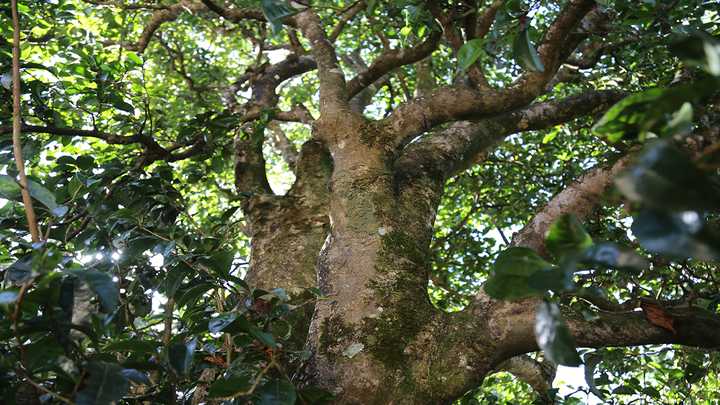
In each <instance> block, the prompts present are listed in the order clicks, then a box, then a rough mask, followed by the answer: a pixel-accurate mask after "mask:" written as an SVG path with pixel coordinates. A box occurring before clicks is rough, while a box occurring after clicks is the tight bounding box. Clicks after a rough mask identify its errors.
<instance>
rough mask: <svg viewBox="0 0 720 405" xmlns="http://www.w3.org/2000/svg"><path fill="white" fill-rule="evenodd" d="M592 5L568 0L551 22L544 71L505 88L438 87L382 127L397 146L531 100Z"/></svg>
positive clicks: (574, 43) (569, 45) (572, 43)
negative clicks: (446, 124)
mask: <svg viewBox="0 0 720 405" xmlns="http://www.w3.org/2000/svg"><path fill="white" fill-rule="evenodd" d="M594 5H595V1H593V0H574V1H570V2H569V3H568V4H567V6H566V7H565V8H564V9H563V10H562V11H561V12H560V14H559V15H558V17H557V18H556V19H555V21H554V22H553V24H552V25H550V27H549V28H548V30H547V31H546V33H545V37H544V38H545V39H544V41H543V43H542V45H541V47H540V50H539V52H540V55H541V57H542V58H543V62H544V63H545V70H544V71H543V72H531V73H526V74H524V75H523V76H521V77H520V78H519V79H518V80H516V81H515V83H514V84H513V85H511V86H510V87H509V88H508V89H506V90H494V89H480V90H478V89H471V88H468V87H463V86H448V87H444V88H441V89H439V90H437V91H435V92H434V93H433V94H432V95H431V96H430V97H428V98H416V99H413V100H411V101H409V102H407V103H405V104H403V105H402V106H400V107H398V108H397V109H396V110H395V112H394V113H393V114H391V115H390V116H389V117H388V118H386V119H385V120H383V126H385V127H386V128H387V130H388V132H391V133H393V134H395V141H396V145H399V146H403V145H405V144H406V143H407V142H409V140H410V139H412V138H413V137H415V136H416V135H418V134H420V133H422V132H424V131H427V130H429V129H431V128H433V127H435V126H436V125H439V124H442V123H444V122H449V121H457V120H461V119H466V118H470V117H472V118H476V119H481V118H486V117H489V116H492V115H495V114H500V113H504V112H507V111H510V110H513V109H516V108H519V107H522V106H524V105H526V104H528V103H530V102H531V101H532V100H533V99H535V98H536V97H537V96H538V95H539V94H541V93H542V92H543V91H544V89H545V86H546V84H547V83H548V82H549V81H550V79H552V77H553V76H554V75H555V71H557V69H558V67H559V65H560V61H561V60H563V59H564V58H566V57H567V56H569V54H570V53H571V52H572V51H573V50H574V49H575V47H576V46H577V45H578V43H579V42H580V40H581V39H582V38H584V35H571V33H572V31H573V30H574V29H575V28H576V27H577V26H578V25H579V24H580V21H581V20H582V19H583V18H584V17H585V15H586V14H588V12H590V10H591V9H592V8H593V7H594ZM594 18H595V16H593V19H594ZM593 19H590V20H591V21H592V20H593Z"/></svg>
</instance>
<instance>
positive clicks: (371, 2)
mask: <svg viewBox="0 0 720 405" xmlns="http://www.w3.org/2000/svg"><path fill="white" fill-rule="evenodd" d="M377 3H378V0H368V1H367V8H366V9H365V11H366V12H367V14H368V15H372V14H373V13H374V12H375V8H376V7H377Z"/></svg>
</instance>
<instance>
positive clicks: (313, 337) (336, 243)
mask: <svg viewBox="0 0 720 405" xmlns="http://www.w3.org/2000/svg"><path fill="white" fill-rule="evenodd" d="M358 120H359V121H360V122H357V123H345V124H344V126H343V131H344V132H347V131H348V127H350V128H357V130H355V131H356V132H357V133H352V134H349V135H347V136H343V140H341V141H339V142H337V143H336V144H335V145H336V146H335V147H332V149H331V153H332V155H333V158H334V162H335V167H334V171H333V175H332V178H331V182H330V199H329V201H330V209H329V214H330V223H331V229H330V234H329V235H328V237H327V239H326V241H325V243H324V246H323V248H322V251H321V253H320V258H319V262H318V269H317V271H318V282H319V287H320V288H321V290H322V292H323V293H324V294H325V295H327V297H328V299H326V300H321V301H319V302H318V303H317V305H316V310H315V315H314V317H313V320H312V324H311V326H310V334H309V337H308V348H309V349H310V350H311V352H312V354H313V357H312V359H311V360H310V362H309V364H307V367H306V369H305V370H304V373H303V379H304V380H305V382H306V383H312V384H316V385H319V386H321V387H323V388H326V389H328V390H329V391H331V392H333V393H334V394H335V395H336V396H337V403H340V404H384V403H396V404H398V403H408V404H418V403H445V402H449V401H451V400H452V399H454V398H456V397H457V396H459V395H461V394H463V393H464V392H465V391H467V390H468V389H470V388H471V385H472V384H470V385H469V384H468V382H469V381H471V380H472V381H473V382H475V383H477V382H478V381H481V380H482V377H483V375H484V374H485V373H487V372H488V371H489V370H490V369H491V368H492V367H493V366H494V365H495V364H494V363H495V362H496V361H494V359H493V356H491V355H489V354H488V356H487V357H486V358H482V359H481V358H480V357H478V356H475V355H472V356H473V358H469V357H466V356H464V355H460V352H461V351H462V350H465V348H467V345H468V344H473V345H475V344H478V343H479V342H482V341H483V340H484V339H483V338H482V336H478V334H477V333H475V334H473V336H472V338H470V337H469V336H468V335H467V334H464V333H453V334H448V333H447V332H448V329H447V328H449V327H450V328H451V327H457V326H456V325H462V324H463V322H458V320H457V319H454V318H457V316H451V315H449V314H445V313H442V312H441V311H438V310H437V309H435V308H434V307H433V306H432V304H431V303H430V301H429V299H428V295H427V280H428V270H429V262H428V258H429V257H430V254H429V245H430V239H431V237H432V225H433V221H434V218H435V211H436V209H437V206H438V203H439V198H440V190H442V187H441V186H442V181H435V182H434V184H422V185H416V186H415V187H403V185H402V184H400V182H399V179H397V178H396V176H395V174H394V170H393V157H392V156H391V155H390V154H388V153H386V152H384V148H382V147H379V146H380V144H381V143H382V140H383V139H384V137H383V134H382V133H380V132H379V131H378V130H377V129H376V128H373V127H372V126H371V125H369V124H367V123H366V122H365V121H362V119H360V118H358ZM348 124H350V125H348ZM318 127H319V128H320V129H321V130H322V127H320V126H318ZM458 316H466V315H458ZM474 323H476V322H473V324H474ZM450 336H452V337H450ZM471 341H472V342H473V343H471ZM491 346H492V345H488V348H489V349H491ZM473 353H478V351H473ZM458 358H462V359H464V360H465V362H464V364H459V365H458V364H457V362H456V361H455V359H458ZM448 359H452V364H449V362H448ZM469 374H472V375H473V377H472V378H469Z"/></svg>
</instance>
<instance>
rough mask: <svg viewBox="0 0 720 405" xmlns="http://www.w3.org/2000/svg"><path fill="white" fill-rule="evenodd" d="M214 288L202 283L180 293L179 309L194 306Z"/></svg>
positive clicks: (178, 298) (178, 299)
mask: <svg viewBox="0 0 720 405" xmlns="http://www.w3.org/2000/svg"><path fill="white" fill-rule="evenodd" d="M212 288H213V285H212V284H208V283H201V284H198V285H195V286H192V287H190V288H188V289H185V290H182V291H178V297H177V306H178V308H180V307H184V306H186V305H192V304H194V303H195V302H196V301H197V300H198V299H199V298H200V297H202V296H203V295H204V294H205V293H206V292H208V291H209V290H210V289H212Z"/></svg>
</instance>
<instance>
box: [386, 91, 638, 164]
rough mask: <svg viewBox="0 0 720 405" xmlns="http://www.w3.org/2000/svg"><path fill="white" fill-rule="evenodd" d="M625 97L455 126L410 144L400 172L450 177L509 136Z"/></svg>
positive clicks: (592, 97) (594, 98) (593, 98)
mask: <svg viewBox="0 0 720 405" xmlns="http://www.w3.org/2000/svg"><path fill="white" fill-rule="evenodd" d="M623 95H624V94H623V93H621V92H617V91H591V92H587V93H583V94H580V95H577V96H571V97H567V98H564V99H561V100H551V101H546V102H542V103H536V104H532V105H530V106H528V107H526V108H523V109H519V110H516V111H513V112H510V113H506V114H502V115H499V116H496V117H492V118H488V119H485V120H481V121H478V122H469V121H462V122H458V123H455V124H453V125H451V126H450V127H448V128H446V129H444V130H441V131H438V132H436V133H430V134H428V135H426V136H425V137H424V138H422V139H420V140H419V141H417V142H414V143H412V144H411V145H409V146H408V147H407V148H406V150H405V151H404V152H403V155H402V157H401V158H400V159H399V161H398V164H397V167H398V171H399V173H401V174H403V173H404V174H405V175H404V176H403V177H408V178H412V177H417V175H418V174H420V173H421V172H424V173H425V174H430V175H434V176H442V177H443V178H448V177H450V176H452V175H454V174H455V173H457V172H459V171H461V170H464V169H465V168H467V167H468V166H469V165H471V164H472V163H474V162H477V161H478V159H481V158H482V157H483V153H484V152H486V151H487V150H489V148H491V147H492V146H493V145H494V144H496V143H497V142H499V141H501V140H502V139H504V138H505V137H506V136H508V135H511V134H513V133H515V132H520V131H528V130H538V129H544V128H549V127H552V126H554V125H558V124H562V123H565V122H568V121H570V120H572V119H575V118H578V117H582V116H585V115H588V114H594V113H597V112H599V111H602V110H604V109H605V108H607V107H609V106H610V105H612V103H614V102H616V101H617V100H619V99H620V98H622V97H623Z"/></svg>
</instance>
